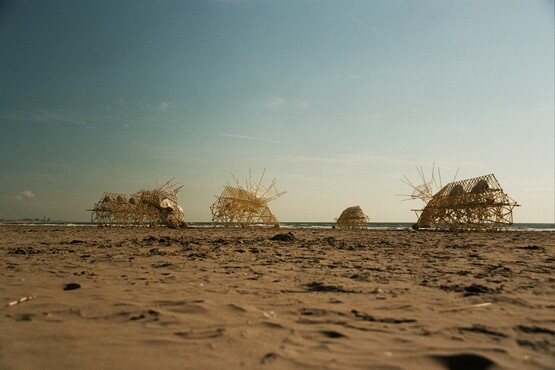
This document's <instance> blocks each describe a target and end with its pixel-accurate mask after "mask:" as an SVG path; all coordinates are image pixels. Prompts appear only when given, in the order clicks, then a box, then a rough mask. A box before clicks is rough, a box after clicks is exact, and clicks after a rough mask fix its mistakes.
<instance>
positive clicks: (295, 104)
mask: <svg viewBox="0 0 555 370" xmlns="http://www.w3.org/2000/svg"><path fill="white" fill-rule="evenodd" d="M264 106H265V107H266V108H268V109H272V110H283V109H292V108H293V109H294V108H300V109H305V108H308V101H306V100H303V99H297V100H292V101H290V100H287V99H286V98H284V97H282V96H274V97H272V98H270V99H268V100H267V101H265V102H264Z"/></svg>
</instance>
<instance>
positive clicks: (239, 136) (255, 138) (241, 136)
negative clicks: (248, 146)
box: [219, 133, 273, 142]
mask: <svg viewBox="0 0 555 370" xmlns="http://www.w3.org/2000/svg"><path fill="white" fill-rule="evenodd" d="M219 135H220V136H225V137H231V138H234V139H242V140H256V141H270V142H273V140H269V139H265V138H260V137H256V136H247V135H236V134H226V133H220V134H219Z"/></svg>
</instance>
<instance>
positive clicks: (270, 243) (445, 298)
mask: <svg viewBox="0 0 555 370" xmlns="http://www.w3.org/2000/svg"><path fill="white" fill-rule="evenodd" d="M287 233H291V234H288V235H292V237H287V235H285V237H283V238H280V239H283V240H272V238H273V237H274V236H276V235H277V234H287ZM0 235H1V238H0V256H1V261H2V263H1V265H0V279H1V280H0V281H1V282H2V284H1V285H0V297H1V299H2V301H1V303H2V307H0V310H1V315H0V327H1V328H2V329H1V330H0V369H60V368H80V369H92V368H95V369H96V368H103V369H137V368H141V369H147V368H155V367H156V368H163V369H200V368H202V369H221V368H229V369H241V368H245V369H246V368H248V369H357V368H358V369H553V368H555V360H554V359H555V314H554V312H555V275H554V273H553V271H554V264H555V232H550V231H549V232H526V231H523V232H521V231H512V232H496V233H440V232H413V231H408V230H407V231H389V230H379V231H378V230H357V231H344V230H331V229H318V230H315V229H299V230H297V229H295V230H283V229H282V230H276V229H260V228H253V229H212V228H190V229H184V230H169V229H165V228H158V229H149V228H97V227H63V226H61V227H40V226H13V225H10V226H0ZM68 284H74V285H68ZM64 289H66V290H64ZM22 298H26V299H24V300H22V301H20V300H21V299H22Z"/></svg>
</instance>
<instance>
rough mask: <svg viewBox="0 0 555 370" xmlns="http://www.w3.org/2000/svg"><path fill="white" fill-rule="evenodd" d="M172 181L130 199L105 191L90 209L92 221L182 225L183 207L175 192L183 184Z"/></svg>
mask: <svg viewBox="0 0 555 370" xmlns="http://www.w3.org/2000/svg"><path fill="white" fill-rule="evenodd" d="M172 181H173V179H172V180H170V181H168V182H166V183H165V184H164V185H163V186H161V187H159V188H157V189H153V190H140V191H138V192H137V193H135V194H133V195H131V197H129V199H128V198H127V195H125V194H118V193H104V194H103V195H102V197H101V198H100V201H99V202H97V203H96V204H95V205H94V208H93V209H91V210H90V211H91V212H92V214H91V221H92V222H97V223H98V224H99V225H101V226H105V225H122V226H158V225H165V226H167V227H170V228H178V227H181V226H184V225H185V220H184V218H185V216H184V213H183V209H182V208H181V207H180V206H179V204H178V203H177V192H178V191H179V189H181V188H182V187H183V186H179V187H178V186H176V185H175V184H172V183H171V182H172Z"/></svg>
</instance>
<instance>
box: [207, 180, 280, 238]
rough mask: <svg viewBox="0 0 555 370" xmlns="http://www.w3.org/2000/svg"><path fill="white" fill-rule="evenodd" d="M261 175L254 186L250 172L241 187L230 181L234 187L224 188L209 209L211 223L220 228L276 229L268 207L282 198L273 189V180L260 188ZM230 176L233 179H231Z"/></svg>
mask: <svg viewBox="0 0 555 370" xmlns="http://www.w3.org/2000/svg"><path fill="white" fill-rule="evenodd" d="M265 172H266V170H264V172H263V173H262V176H261V177H260V180H259V181H258V182H253V181H252V178H251V175H250V171H249V179H248V180H247V181H245V185H244V186H243V185H241V184H240V183H239V181H238V180H237V179H236V178H235V177H233V179H234V180H235V183H236V185H235V186H231V185H230V184H227V185H224V190H223V191H222V194H221V195H220V196H218V197H217V199H216V201H215V202H214V203H213V204H212V205H211V206H210V211H212V222H215V223H217V224H220V225H223V226H224V227H230V226H239V227H248V226H251V225H253V224H256V223H261V224H263V225H268V226H274V227H279V221H278V220H277V218H276V216H275V215H274V214H273V213H272V212H271V211H270V208H269V207H268V203H269V202H270V201H272V200H275V199H277V198H279V197H280V196H282V195H283V194H285V192H279V191H278V190H277V188H276V186H275V185H276V179H274V180H273V181H272V183H271V184H270V186H268V187H265V186H263V185H262V180H263V178H264V173H265ZM232 176H233V175H232Z"/></svg>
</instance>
